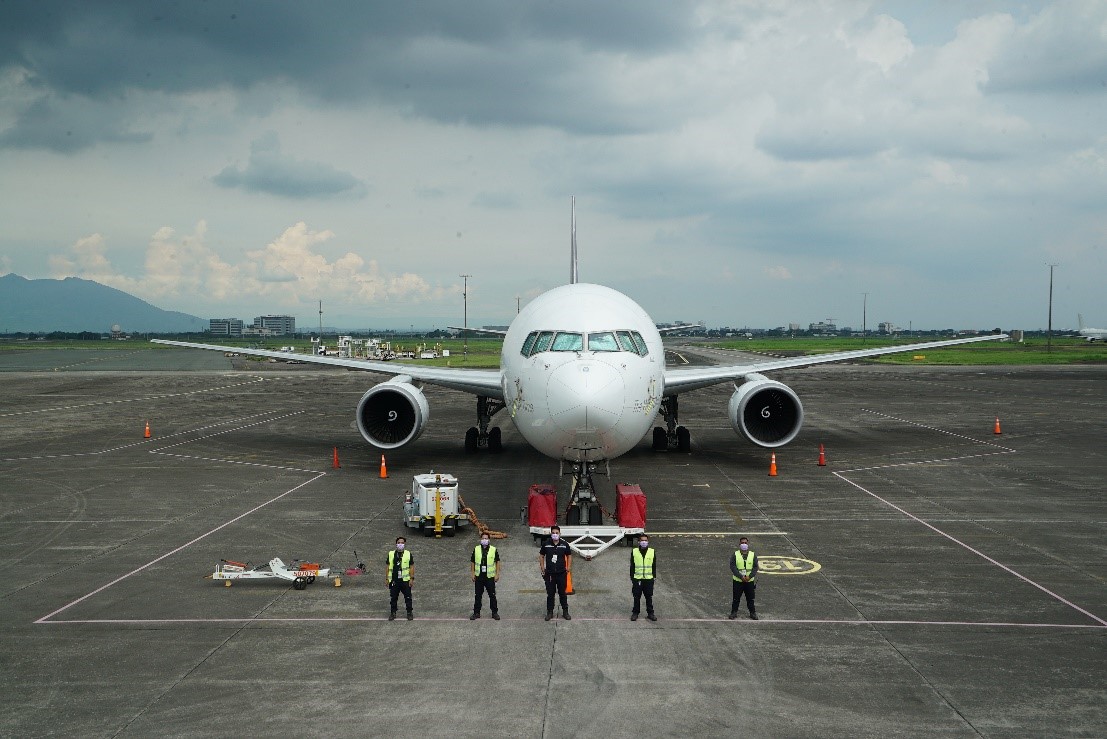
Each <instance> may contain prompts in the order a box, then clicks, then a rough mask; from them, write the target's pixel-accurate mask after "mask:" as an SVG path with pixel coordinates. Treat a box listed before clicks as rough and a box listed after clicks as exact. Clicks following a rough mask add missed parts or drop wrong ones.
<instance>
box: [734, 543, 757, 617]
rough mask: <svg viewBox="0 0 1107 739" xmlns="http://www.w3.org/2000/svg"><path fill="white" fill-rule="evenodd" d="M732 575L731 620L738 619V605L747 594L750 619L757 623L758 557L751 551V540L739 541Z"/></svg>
mask: <svg viewBox="0 0 1107 739" xmlns="http://www.w3.org/2000/svg"><path fill="white" fill-rule="evenodd" d="M730 574H731V577H732V578H733V581H734V582H733V584H732V588H733V590H732V595H731V599H730V618H732V619H735V618H738V604H739V602H740V601H741V600H742V595H743V594H745V596H746V608H749V609H750V618H752V619H753V620H754V621H756V620H757V608H756V607H755V606H754V603H753V598H754V594H755V591H756V590H757V555H756V554H754V553H753V552H752V551H751V550H750V540H749V539H747V538H746V537H744V536H743V537H741V538H740V539H738V551H736V552H735V553H734V556H733V557H731V560H730Z"/></svg>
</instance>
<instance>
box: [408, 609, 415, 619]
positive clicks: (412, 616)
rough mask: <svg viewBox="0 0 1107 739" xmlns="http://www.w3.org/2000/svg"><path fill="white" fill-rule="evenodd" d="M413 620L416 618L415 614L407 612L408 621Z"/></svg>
mask: <svg viewBox="0 0 1107 739" xmlns="http://www.w3.org/2000/svg"><path fill="white" fill-rule="evenodd" d="M413 618H415V614H414V613H412V612H411V611H408V612H407V620H408V621H410V620H411V619H413Z"/></svg>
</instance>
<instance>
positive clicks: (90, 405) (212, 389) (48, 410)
mask: <svg viewBox="0 0 1107 739" xmlns="http://www.w3.org/2000/svg"><path fill="white" fill-rule="evenodd" d="M265 381H266V378H264V377H255V378H254V379H253V380H249V381H246V382H236V383H235V384H233V385H221V386H219V387H209V388H204V389H203V390H189V391H188V392H186V393H167V394H165V395H146V396H144V397H141V398H125V399H123V400H105V401H102V402H100V403H80V404H77V405H63V406H58V407H56V408H39V409H37V410H33V411H15V412H14V413H0V418H10V417H12V416H29V415H33V414H36V413H56V412H58V411H70V410H74V409H76V408H93V407H97V406H107V405H119V404H120V403H138V402H141V401H144V400H164V399H165V398H180V397H185V396H188V395H199V394H201V393H213V392H216V391H218V390H232V389H234V388H236V387H242V386H243V385H253V384H255V383H258V382H265Z"/></svg>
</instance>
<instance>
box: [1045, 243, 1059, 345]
mask: <svg viewBox="0 0 1107 739" xmlns="http://www.w3.org/2000/svg"><path fill="white" fill-rule="evenodd" d="M1056 266H1057V265H1056V264H1051V265H1049V326H1048V327H1047V328H1046V353H1047V354H1052V353H1053V268H1054V267H1056Z"/></svg>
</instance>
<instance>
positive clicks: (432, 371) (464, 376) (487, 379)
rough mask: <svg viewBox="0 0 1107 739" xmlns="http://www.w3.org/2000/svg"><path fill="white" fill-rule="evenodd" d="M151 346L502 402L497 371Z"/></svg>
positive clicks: (181, 343)
mask: <svg viewBox="0 0 1107 739" xmlns="http://www.w3.org/2000/svg"><path fill="white" fill-rule="evenodd" d="M151 342H152V343H154V344H166V345H168V346H179V347H183V348H185V349H204V350H207V351H215V352H233V353H235V354H242V355H244V356H249V357H266V358H270V359H284V360H287V361H294V362H301V363H303V364H320V365H327V366H330V367H345V368H347V369H353V370H361V371H363V372H377V373H380V374H383V375H391V376H393V377H395V376H399V375H405V376H407V377H410V378H411V379H412V380H415V381H418V382H423V383H426V384H428V385H437V386H439V387H445V388H450V389H451V390H460V391H462V392H466V393H472V394H473V395H482V396H484V397H488V398H496V399H497V400H503V385H502V384H501V377H502V376H501V374H500V371H499V370H470V369H457V368H452V367H425V366H421V365H416V364H397V363H395V362H374V361H367V360H363V359H345V358H341V357H318V356H315V355H312V354H289V353H288V352H278V351H273V350H270V349H243V348H241V347H237V346H219V345H218V344H195V343H192V342H188V341H169V340H166V339H151Z"/></svg>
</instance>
